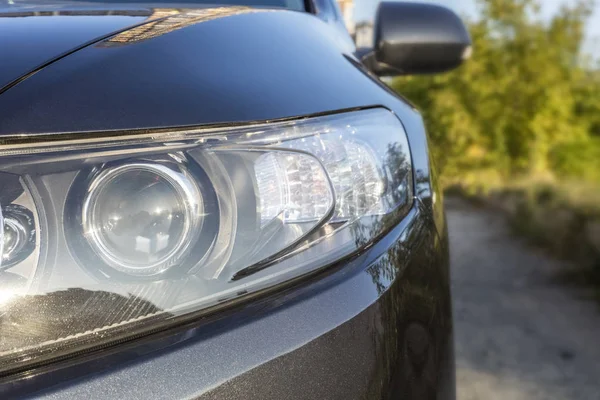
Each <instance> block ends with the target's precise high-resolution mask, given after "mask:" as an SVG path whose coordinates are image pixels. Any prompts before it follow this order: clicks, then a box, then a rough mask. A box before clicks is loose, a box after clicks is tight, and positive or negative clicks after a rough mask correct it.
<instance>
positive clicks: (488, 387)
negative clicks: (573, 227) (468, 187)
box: [446, 198, 600, 400]
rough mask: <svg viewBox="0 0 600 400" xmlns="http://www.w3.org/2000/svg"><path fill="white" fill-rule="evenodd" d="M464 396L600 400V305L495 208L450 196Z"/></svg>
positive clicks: (458, 356)
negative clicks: (559, 277)
mask: <svg viewBox="0 0 600 400" xmlns="http://www.w3.org/2000/svg"><path fill="white" fill-rule="evenodd" d="M446 207H447V212H448V222H449V227H450V244H451V251H452V280H453V296H454V317H455V321H456V322H455V331H456V361H457V389H458V400H472V399H477V400H479V399H489V400H496V399H502V400H513V399H514V400H520V399H528V400H529V399H531V400H538V399H544V400H546V399H550V400H555V399H556V400H558V399H574V400H579V399H582V400H596V399H599V400H600V307H598V306H597V305H596V304H595V303H593V302H591V301H589V300H586V299H584V298H583V296H580V295H578V293H577V292H576V291H574V289H571V288H566V287H564V286H562V285H560V284H557V283H556V282H554V281H553V279H552V278H553V276H554V274H555V272H556V271H557V269H559V268H561V265H560V263H559V262H557V261H555V260H553V259H551V258H550V257H548V256H546V255H545V254H544V253H543V252H542V251H540V250H537V249H533V248H531V247H529V246H527V245H526V244H525V243H523V241H521V240H519V239H516V238H514V237H512V236H511V234H510V231H509V230H508V228H507V226H506V224H505V222H504V220H503V218H502V217H501V216H499V215H496V214H494V212H493V211H490V210H483V209H478V208H473V207H471V206H470V205H468V204H466V203H464V202H462V201H460V200H458V199H454V198H451V199H447V202H446Z"/></svg>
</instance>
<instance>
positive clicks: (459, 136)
mask: <svg viewBox="0 0 600 400" xmlns="http://www.w3.org/2000/svg"><path fill="white" fill-rule="evenodd" d="M478 3H479V7H480V11H481V18H479V19H478V20H477V21H470V22H469V27H470V31H471V35H472V39H473V47H474V49H475V52H474V57H473V59H472V60H470V61H469V62H467V63H466V64H465V65H464V66H463V67H461V68H459V69H458V70H456V71H455V72H452V73H449V74H445V75H438V76H422V77H401V78H396V79H395V80H394V81H393V83H392V86H393V87H394V88H395V89H397V90H398V91H399V92H401V93H402V94H403V95H405V96H407V97H408V98H409V99H411V100H412V101H413V102H415V103H416V104H417V105H418V106H419V107H421V109H422V110H423V115H424V118H425V120H426V122H427V127H428V129H429V133H430V137H431V141H432V144H433V153H434V157H436V160H437V162H438V164H439V165H440V167H441V170H442V177H443V179H444V180H445V182H446V183H451V182H456V181H457V180H459V179H460V181H461V182H463V183H466V184H468V183H469V181H470V180H471V179H475V178H473V176H477V175H480V176H481V175H483V176H486V179H491V178H490V177H495V178H496V179H497V180H499V181H505V180H507V179H510V178H511V177H513V176H515V175H528V176H540V175H542V176H543V175H548V174H552V175H561V174H566V175H569V174H571V175H572V174H580V171H581V169H582V168H583V169H585V168H587V167H588V166H589V167H593V166H598V165H599V164H598V162H596V163H595V165H592V164H594V162H593V161H584V160H583V159H582V160H578V162H579V161H581V162H579V164H582V163H584V164H585V163H590V164H589V165H588V164H585V165H579V166H578V167H576V168H570V166H569V165H570V163H572V162H573V159H574V158H577V156H576V152H577V151H578V150H579V149H581V148H582V147H583V148H586V154H588V155H589V156H587V157H585V158H586V159H588V158H589V159H593V158H594V157H595V155H596V154H600V153H598V152H597V151H596V150H590V149H592V148H595V147H594V146H600V140H592V139H591V138H592V137H596V138H600V72H597V71H595V70H594V69H593V68H592V66H591V65H590V63H589V62H586V59H585V58H584V55H583V54H582V43H583V39H584V28H585V22H586V20H587V18H588V16H589V15H590V12H591V9H592V7H591V6H592V3H591V1H588V0H578V1H575V2H573V3H572V4H571V5H569V6H566V7H563V8H562V9H561V10H560V12H559V13H558V14H557V15H555V16H554V17H553V18H552V19H551V20H550V21H547V20H546V21H544V20H543V19H542V18H541V16H540V14H539V11H540V7H539V4H538V3H537V2H536V1H534V0H478ZM588 148H589V149H588ZM596 148H597V147H596ZM598 151H599V152H600V150H598ZM572 153H573V154H572ZM589 175H593V174H587V175H585V176H584V175H581V176H583V177H585V178H588V177H589ZM596 175H600V174H596ZM591 179H594V178H591Z"/></svg>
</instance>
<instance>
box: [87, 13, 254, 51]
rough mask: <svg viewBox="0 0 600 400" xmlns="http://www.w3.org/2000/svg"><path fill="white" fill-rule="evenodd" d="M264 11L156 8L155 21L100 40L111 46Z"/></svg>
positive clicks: (102, 44)
mask: <svg viewBox="0 0 600 400" xmlns="http://www.w3.org/2000/svg"><path fill="white" fill-rule="evenodd" d="M261 11H262V12H264V11H266V10H260V9H255V8H250V7H217V8H206V9H190V10H176V9H155V10H154V13H153V14H152V16H151V17H149V19H152V20H154V21H151V22H148V23H146V24H143V25H140V26H137V27H135V28H132V29H129V30H127V31H125V32H122V33H119V34H117V35H114V36H112V37H110V38H109V39H107V40H105V41H103V42H100V44H98V46H99V47H109V46H115V45H121V44H128V43H133V42H139V41H142V40H146V39H152V38H155V37H157V36H161V35H164V34H165V33H169V32H173V31H175V30H177V29H181V28H185V27H187V26H190V25H193V24H197V23H201V22H206V21H210V20H213V19H217V18H222V17H229V16H232V15H238V14H247V13H252V12H261Z"/></svg>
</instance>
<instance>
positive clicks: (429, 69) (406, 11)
mask: <svg viewBox="0 0 600 400" xmlns="http://www.w3.org/2000/svg"><path fill="white" fill-rule="evenodd" d="M374 30H375V32H374V36H375V42H374V45H375V48H374V49H372V51H370V52H367V53H366V54H365V56H364V57H363V62H364V63H365V65H367V67H368V68H369V69H371V70H372V71H373V72H374V73H376V74H377V75H380V76H390V75H410V74H431V73H439V72H446V71H449V70H452V69H454V68H456V67H458V66H459V65H460V64H462V62H463V61H465V60H466V59H468V58H469V57H470V55H471V37H470V36H469V32H468V31H467V29H466V27H465V25H464V24H463V22H462V21H461V19H460V18H459V17H458V15H456V14H455V13H454V12H453V11H451V10H450V9H448V8H446V7H443V6H437V5H432V4H422V3H408V2H407V3H402V2H383V3H381V4H380V5H379V9H378V10H377V16H376V18H375V27H374Z"/></svg>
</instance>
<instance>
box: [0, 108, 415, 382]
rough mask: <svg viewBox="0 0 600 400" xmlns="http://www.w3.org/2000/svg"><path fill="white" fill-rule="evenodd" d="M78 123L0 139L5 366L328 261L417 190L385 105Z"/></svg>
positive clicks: (1, 363) (139, 330)
mask: <svg viewBox="0 0 600 400" xmlns="http://www.w3.org/2000/svg"><path fill="white" fill-rule="evenodd" d="M84 136H85V135H84V134H79V135H78V136H75V137H73V138H71V139H65V140H63V139H60V140H57V139H55V138H53V137H49V138H47V139H53V140H45V141H42V142H40V143H39V144H36V145H31V144H30V143H27V144H25V143H23V144H18V143H12V144H11V145H10V146H8V147H5V148H4V149H0V184H1V187H2V193H1V194H0V203H1V205H2V208H1V210H2V213H1V214H0V222H2V220H3V227H4V229H3V232H2V235H0V254H2V258H1V263H0V335H1V336H0V372H3V373H9V372H11V371H14V370H18V369H22V368H25V367H31V365H32V364H37V363H41V362H47V361H49V360H51V359H52V358H54V357H60V356H64V355H67V354H69V353H72V352H81V351H82V350H87V349H90V348H97V347H98V346H104V345H107V344H110V343H112V342H115V341H121V340H124V339H127V338H128V337H131V336H137V335H140V334H143V333H145V332H148V331H150V330H155V329H157V328H160V327H163V326H166V325H169V324H172V323H176V322H177V321H180V320H182V319H184V318H190V317H193V316H196V315H198V313H199V312H205V311H206V310H210V308H211V307H212V306H215V305H217V304H220V303H223V302H227V301H230V300H233V299H237V298H240V297H243V296H245V295H247V294H249V293H252V292H256V291H258V290H263V289H266V288H271V287H273V286H276V285H278V284H280V283H282V282H285V281H288V280H290V279H292V278H297V277H299V276H301V275H305V274H309V273H311V272H314V271H316V270H319V269H321V268H324V267H326V266H328V265H331V264H333V263H336V262H338V261H340V260H341V259H343V258H345V257H348V256H351V255H353V254H356V253H357V252H359V251H361V250H364V249H365V248H366V247H367V246H369V245H370V244H371V243H373V242H374V241H375V240H376V239H377V238H378V237H380V236H381V235H383V234H385V233H386V232H387V231H388V230H389V229H390V228H391V227H392V226H394V225H395V224H397V223H398V221H399V220H400V219H401V218H402V217H403V216H404V215H405V214H406V212H407V211H408V209H409V208H410V207H411V204H412V168H411V160H410V153H409V148H408V143H407V138H406V134H405V132H404V130H403V128H402V125H401V124H400V122H399V121H398V119H397V118H396V117H395V116H394V115H393V114H392V113H391V112H389V111H387V110H385V109H379V108H375V109H369V110H363V111H356V112H350V113H341V114H334V115H328V116H321V117H315V118H305V119H298V120H292V121H284V122H277V123H269V124H261V125H249V126H242V127H225V128H210V129H174V130H170V131H155V132H151V133H147V132H137V133H135V134H129V135H122V134H116V133H115V134H107V133H105V134H103V135H92V134H90V135H87V136H86V137H85V138H84V139H80V137H84Z"/></svg>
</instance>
